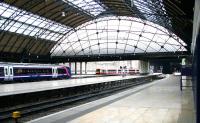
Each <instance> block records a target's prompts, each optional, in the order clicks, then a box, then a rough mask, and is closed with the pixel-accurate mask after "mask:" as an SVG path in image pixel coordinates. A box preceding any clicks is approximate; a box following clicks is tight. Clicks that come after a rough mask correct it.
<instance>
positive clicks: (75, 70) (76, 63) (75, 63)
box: [75, 62, 77, 75]
mask: <svg viewBox="0 0 200 123" xmlns="http://www.w3.org/2000/svg"><path fill="white" fill-rule="evenodd" d="M75 75H77V62H75Z"/></svg>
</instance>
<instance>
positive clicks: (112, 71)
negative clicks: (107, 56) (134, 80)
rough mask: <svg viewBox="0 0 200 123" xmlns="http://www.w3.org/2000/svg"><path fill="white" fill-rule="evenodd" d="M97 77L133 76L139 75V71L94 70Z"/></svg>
mask: <svg viewBox="0 0 200 123" xmlns="http://www.w3.org/2000/svg"><path fill="white" fill-rule="evenodd" d="M96 74H97V75H123V74H128V75H135V74H140V71H139V70H137V69H107V70H106V69H99V68H98V69H96Z"/></svg>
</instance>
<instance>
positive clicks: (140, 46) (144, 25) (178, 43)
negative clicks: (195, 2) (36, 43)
mask: <svg viewBox="0 0 200 123" xmlns="http://www.w3.org/2000/svg"><path fill="white" fill-rule="evenodd" d="M185 46H186V44H185V43H184V42H183V41H182V40H181V39H180V38H179V37H177V36H176V35H175V34H174V33H172V32H170V31H169V30H167V29H165V28H164V27H161V26H159V25H157V24H154V23H152V22H148V21H144V20H142V19H139V18H135V17H126V16H107V17H101V18H98V19H96V20H92V21H89V22H87V23H84V24H82V25H81V26H79V27H77V28H75V29H74V30H71V31H70V32H68V33H67V34H66V35H65V36H64V37H63V38H62V39H61V40H59V42H58V43H57V44H56V45H55V46H54V48H53V49H52V50H51V55H52V56H73V55H100V54H129V53H133V54H137V53H150V52H151V53H152V52H176V51H186V48H185Z"/></svg>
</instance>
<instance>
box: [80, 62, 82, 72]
mask: <svg viewBox="0 0 200 123" xmlns="http://www.w3.org/2000/svg"><path fill="white" fill-rule="evenodd" d="M80 74H82V62H80Z"/></svg>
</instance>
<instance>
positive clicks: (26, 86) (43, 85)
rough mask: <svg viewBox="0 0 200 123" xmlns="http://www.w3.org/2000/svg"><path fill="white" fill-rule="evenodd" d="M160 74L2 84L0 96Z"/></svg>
mask: <svg viewBox="0 0 200 123" xmlns="http://www.w3.org/2000/svg"><path fill="white" fill-rule="evenodd" d="M159 74H160V73H155V74H150V75H144V76H125V77H122V76H109V77H98V78H95V77H93V78H81V79H65V80H52V81H41V82H27V83H15V84H1V85H0V96H7V95H15V94H22V93H30V92H38V91H46V90H53V89H60V88H68V87H75V86H81V85H89V84H96V83H103V82H110V81H117V80H124V79H133V78H142V77H148V76H154V75H159Z"/></svg>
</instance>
